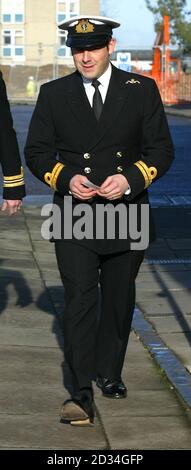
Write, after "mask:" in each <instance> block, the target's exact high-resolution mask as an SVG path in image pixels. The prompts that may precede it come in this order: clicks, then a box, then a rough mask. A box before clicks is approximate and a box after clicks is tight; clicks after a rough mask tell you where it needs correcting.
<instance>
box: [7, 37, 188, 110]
mask: <svg viewBox="0 0 191 470" xmlns="http://www.w3.org/2000/svg"><path fill="white" fill-rule="evenodd" d="M64 50H65V49H64V48H63V49H62V47H58V45H50V44H49V45H46V44H41V43H40V44H37V45H35V46H34V45H32V46H30V45H27V46H26V45H25V46H23V51H24V55H23V57H21V58H18V57H17V58H16V57H14V58H12V59H7V58H4V59H2V65H1V66H0V68H1V70H2V72H3V76H4V79H5V82H6V85H7V91H8V96H9V99H10V100H11V101H13V102H14V101H15V102H23V101H24V102H25V101H27V102H28V101H29V102H30V101H31V102H33V101H36V98H37V96H38V92H39V88H40V86H41V84H43V83H45V82H47V81H50V80H54V79H56V78H58V77H61V76H64V75H67V74H69V73H71V72H72V71H73V70H74V66H73V61H72V57H71V56H69V53H70V52H69V49H67V54H68V57H66V56H63V51H64ZM173 54H174V55H175V56H176V55H177V58H175V59H173V60H174V62H172V64H173V65H172V66H171V68H170V69H169V71H168V74H167V73H165V72H164V71H163V70H162V72H161V74H160V77H159V75H156V74H155V75H154V70H152V58H153V52H152V49H150V50H148V49H147V50H143V47H140V49H137V50H136V51H135V50H131V52H130V53H128V54H127V53H126V54H125V56H124V54H123V55H122V57H121V58H122V60H124V57H125V59H126V57H127V56H128V60H129V62H128V64H125V63H124V64H122V65H124V68H125V67H126V70H128V71H131V72H136V73H140V74H143V75H147V76H150V77H152V78H154V79H155V80H156V82H157V85H158V87H159V90H160V93H161V96H162V100H163V102H164V103H165V104H176V103H180V102H185V101H186V102H189V101H191V63H190V65H189V67H190V68H189V67H187V68H186V67H185V62H184V59H183V58H181V57H180V56H178V53H177V54H176V51H175V52H173ZM115 59H116V57H115V58H114V60H112V61H113V63H114V65H117V66H119V64H118V63H117V61H116V60H115ZM6 62H8V64H9V65H8V64H7V65H6ZM120 68H123V67H120ZM186 72H187V73H186Z"/></svg>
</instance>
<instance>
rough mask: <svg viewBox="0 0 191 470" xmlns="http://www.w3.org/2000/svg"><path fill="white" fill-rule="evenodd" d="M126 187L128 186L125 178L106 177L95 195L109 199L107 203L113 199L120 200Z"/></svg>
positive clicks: (118, 176)
mask: <svg viewBox="0 0 191 470" xmlns="http://www.w3.org/2000/svg"><path fill="white" fill-rule="evenodd" d="M128 187H129V184H128V181H127V179H126V178H125V176H123V175H112V176H108V178H106V180H105V181H104V182H103V183H102V185H101V187H100V190H97V194H99V196H102V197H104V198H106V199H109V201H113V200H114V199H120V198H121V197H122V196H123V194H124V193H125V191H127V189H128Z"/></svg>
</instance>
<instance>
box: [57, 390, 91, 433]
mask: <svg viewBox="0 0 191 470" xmlns="http://www.w3.org/2000/svg"><path fill="white" fill-rule="evenodd" d="M60 422H61V423H65V424H68V423H69V424H71V425H72V426H92V425H93V422H94V404H93V399H90V398H89V396H87V395H86V394H80V396H79V397H77V398H72V399H70V400H66V401H65V402H64V403H63V405H62V408H61V413H60Z"/></svg>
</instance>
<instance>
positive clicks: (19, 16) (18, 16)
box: [15, 13, 24, 23]
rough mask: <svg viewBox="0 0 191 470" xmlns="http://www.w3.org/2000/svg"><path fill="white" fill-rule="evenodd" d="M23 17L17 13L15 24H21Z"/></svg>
mask: <svg viewBox="0 0 191 470" xmlns="http://www.w3.org/2000/svg"><path fill="white" fill-rule="evenodd" d="M23 18H24V17H23V15H21V14H20V13H17V14H16V15H15V23H23Z"/></svg>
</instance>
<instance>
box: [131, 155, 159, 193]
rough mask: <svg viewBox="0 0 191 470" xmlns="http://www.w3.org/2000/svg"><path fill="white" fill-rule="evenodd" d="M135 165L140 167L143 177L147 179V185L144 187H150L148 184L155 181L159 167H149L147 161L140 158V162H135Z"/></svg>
mask: <svg viewBox="0 0 191 470" xmlns="http://www.w3.org/2000/svg"><path fill="white" fill-rule="evenodd" d="M134 165H136V166H137V168H139V170H140V172H141V173H142V175H143V178H144V180H145V187H144V189H146V188H148V186H150V185H151V183H152V182H153V180H154V178H156V176H157V169H156V168H155V167H154V166H150V167H148V166H147V165H146V163H145V162H143V161H142V160H139V161H138V162H136V163H134Z"/></svg>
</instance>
